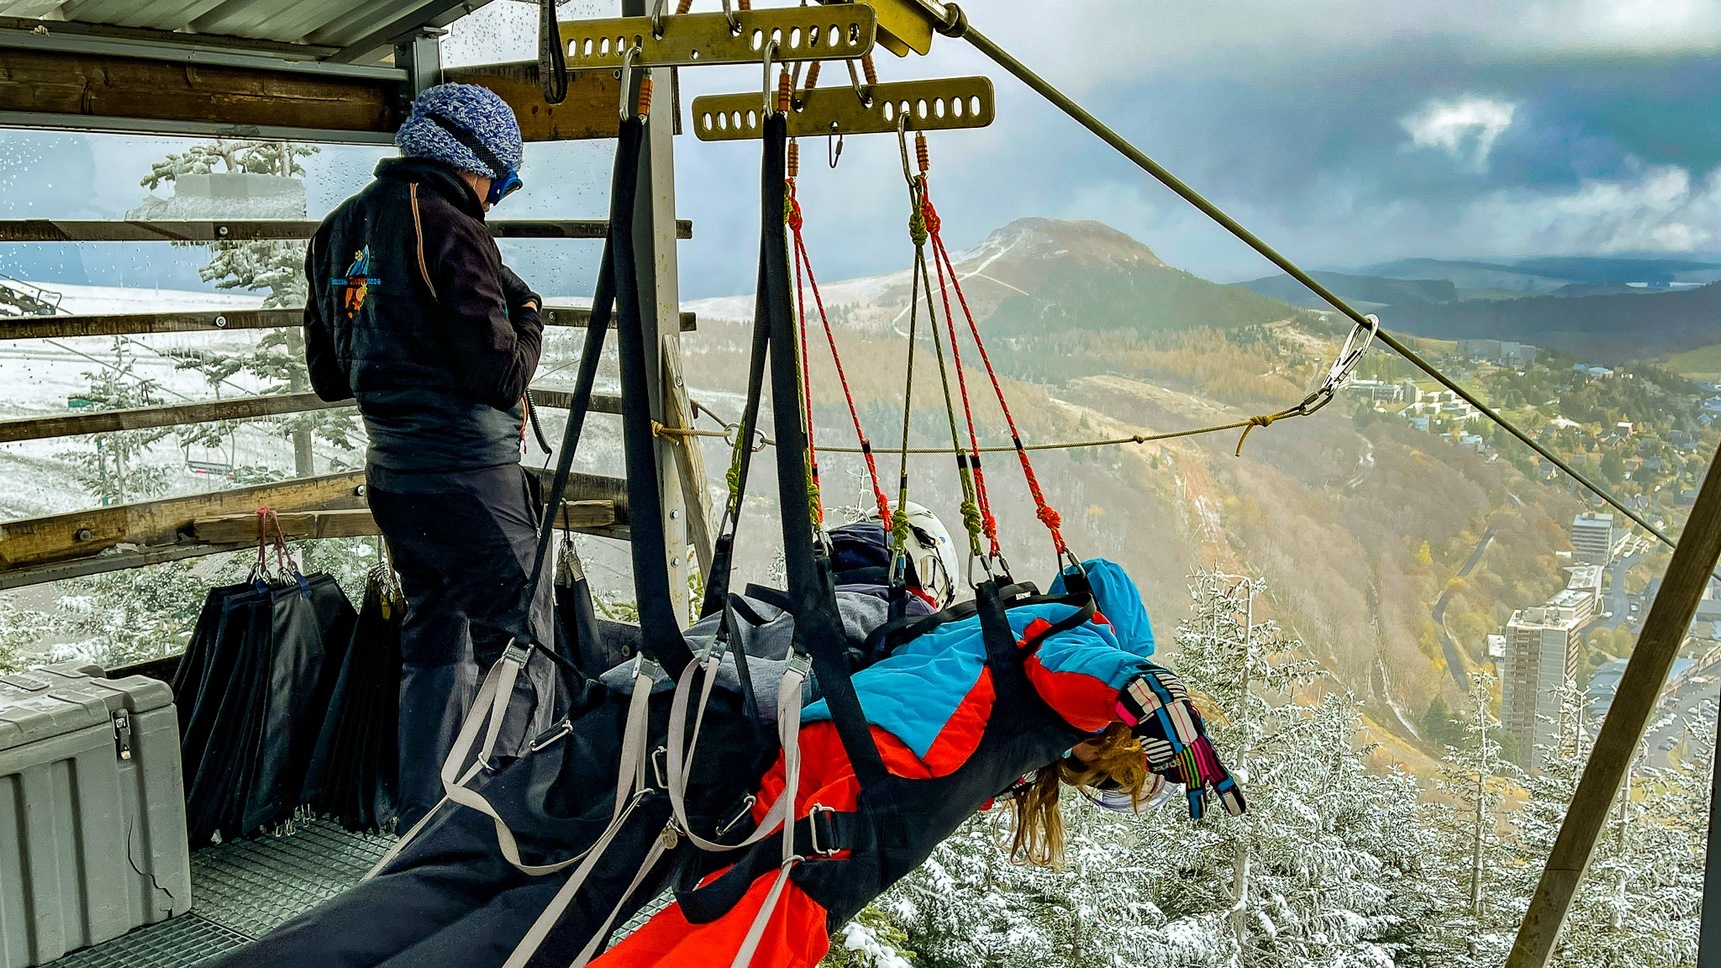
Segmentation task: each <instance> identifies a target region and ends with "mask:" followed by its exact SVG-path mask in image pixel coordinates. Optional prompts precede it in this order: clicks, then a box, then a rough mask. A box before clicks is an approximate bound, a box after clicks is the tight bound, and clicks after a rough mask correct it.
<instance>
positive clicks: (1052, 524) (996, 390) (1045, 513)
mask: <svg viewBox="0 0 1721 968" xmlns="http://www.w3.org/2000/svg"><path fill="white" fill-rule="evenodd" d="M927 209H928V212H929V213H930V210H931V206H930V205H928V206H927ZM926 221H927V235H928V236H929V237H930V239H931V241H932V251H933V258H934V262H935V263H936V264H937V265H938V266H939V273H940V278H942V277H943V272H944V271H945V270H946V269H948V270H949V272H950V288H952V289H954V290H956V299H957V302H959V303H960V304H961V305H962V315H963V316H964V317H965V318H967V320H968V331H969V332H971V333H973V334H974V345H975V346H976V347H977V348H978V349H979V350H980V360H981V362H983V363H984V364H986V376H987V378H988V379H990V380H991V381H992V392H993V394H995V395H996V396H997V397H998V406H999V408H1000V409H1002V410H1003V411H1004V420H1005V422H1006V423H1007V424H1008V425H1009V427H1010V442H1011V443H1012V444H1014V445H1015V447H1016V457H1017V459H1018V460H1020V461H1021V463H1022V476H1023V477H1025V478H1027V481H1028V491H1029V493H1030V494H1032V495H1033V497H1034V508H1035V512H1034V513H1035V516H1036V517H1038V518H1039V519H1040V521H1041V523H1043V524H1045V526H1046V529H1047V530H1048V531H1050V532H1051V533H1052V545H1053V547H1054V548H1056V550H1057V553H1058V554H1059V555H1060V556H1062V555H1067V554H1068V553H1069V550H1070V549H1069V545H1068V544H1066V543H1065V542H1064V535H1063V532H1062V531H1061V530H1060V529H1061V527H1062V525H1063V519H1062V518H1061V517H1059V515H1058V512H1057V511H1056V510H1055V509H1054V508H1053V507H1052V506H1051V504H1050V503H1048V502H1047V501H1046V493H1045V491H1044V490H1043V489H1042V488H1041V487H1040V479H1039V477H1038V476H1037V475H1035V473H1034V464H1033V462H1032V461H1031V460H1029V459H1028V451H1027V450H1026V448H1024V447H1023V446H1022V433H1021V431H1020V430H1018V429H1017V428H1016V417H1015V415H1013V414H1012V413H1011V412H1010V402H1009V400H1007V399H1006V398H1005V396H1004V386H1003V384H1002V383H1001V382H1000V381H999V379H998V371H997V370H996V369H995V368H994V367H993V366H992V356H991V354H990V353H988V352H986V342H985V340H982V339H981V338H980V327H979V325H978V324H976V323H975V322H974V312H973V310H972V309H970V308H969V306H968V297H967V296H966V295H965V294H964V293H963V292H962V282H961V280H960V279H959V278H958V277H957V275H956V264H955V262H953V261H952V260H951V258H950V250H949V249H947V248H945V246H944V238H943V237H942V236H941V235H939V233H938V229H939V225H938V221H937V219H936V218H933V217H932V216H931V215H930V214H929V215H928V217H927V220H926ZM946 313H948V309H947V310H946ZM951 325H953V326H954V325H955V323H954V322H952V324H951Z"/></svg>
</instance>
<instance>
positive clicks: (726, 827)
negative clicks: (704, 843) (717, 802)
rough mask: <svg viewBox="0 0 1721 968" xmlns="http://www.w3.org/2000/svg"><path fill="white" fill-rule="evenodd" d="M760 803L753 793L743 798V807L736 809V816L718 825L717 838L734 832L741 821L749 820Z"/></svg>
mask: <svg viewBox="0 0 1721 968" xmlns="http://www.w3.org/2000/svg"><path fill="white" fill-rule="evenodd" d="M758 802H759V798H758V797H756V796H754V795H753V794H751V793H749V794H747V796H746V797H744V798H742V800H741V805H740V806H739V807H738V808H736V810H735V814H734V816H731V817H730V818H729V819H728V820H725V821H723V822H722V823H720V824H718V825H717V830H716V833H717V836H719V837H722V836H724V835H726V834H728V833H729V831H731V830H734V829H735V825H736V824H739V823H740V822H741V821H743V820H745V819H747V817H748V815H750V814H751V813H752V812H753V807H754V805H755V804H757V803H758Z"/></svg>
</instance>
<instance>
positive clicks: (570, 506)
mask: <svg viewBox="0 0 1721 968" xmlns="http://www.w3.org/2000/svg"><path fill="white" fill-rule="evenodd" d="M276 517H277V520H279V522H280V525H281V532H282V533H283V534H285V535H286V536H287V538H288V539H289V540H300V539H306V538H309V539H320V538H360V537H365V536H368V535H373V534H381V533H382V531H381V530H380V529H379V528H378V527H377V525H376V519H375V518H373V517H371V513H370V509H369V508H351V509H348V510H342V511H293V512H287V513H283V514H278V515H277V516H276ZM615 523H616V509H615V505H614V504H612V503H610V502H609V501H587V500H568V501H563V502H562V513H561V514H560V515H559V516H558V517H557V525H556V526H557V527H566V528H572V529H573V530H576V531H584V530H589V529H592V528H603V527H608V526H610V525H612V524H615ZM191 531H192V535H193V536H194V537H195V538H196V539H197V540H198V541H200V542H202V543H204V544H212V545H222V544H235V545H238V544H246V543H255V542H256V540H257V515H255V514H227V515H222V516H221V517H216V518H199V519H198V520H196V521H193V522H192V526H191ZM270 531H271V533H272V532H273V531H274V527H273V525H271V527H270Z"/></svg>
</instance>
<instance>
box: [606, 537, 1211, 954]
mask: <svg viewBox="0 0 1721 968" xmlns="http://www.w3.org/2000/svg"><path fill="white" fill-rule="evenodd" d="M1084 570H1085V572H1086V575H1087V581H1088V582H1089V583H1090V584H1091V587H1092V592H1093V598H1094V603H1095V605H1096V606H1097V611H1095V612H1094V613H1093V614H1092V616H1091V618H1088V619H1087V620H1085V621H1081V622H1080V623H1079V624H1074V625H1073V626H1071V624H1070V622H1069V621H1067V620H1070V619H1072V617H1077V618H1079V617H1080V616H1079V614H1078V613H1079V609H1078V607H1077V606H1075V605H1070V604H1058V603H1051V602H1047V603H1039V604H1027V605H1021V606H1017V607H1013V608H1011V609H1009V610H1008V611H1007V612H1006V615H1007V616H1008V621H1009V628H1010V633H1011V634H1012V635H1013V636H1014V637H1015V642H1014V643H1013V645H1014V648H1015V652H1016V656H1015V657H1014V661H1013V662H1012V661H1010V660H1009V659H1008V658H1006V657H1005V656H1002V655H1000V653H999V651H998V649H997V647H996V646H995V645H989V643H987V642H986V641H984V639H985V635H984V633H983V630H982V627H981V624H982V623H981V621H980V620H979V618H978V617H973V618H965V619H961V620H957V621H950V622H947V623H944V624H940V625H936V626H935V627H933V628H932V629H931V630H930V631H926V632H925V633H924V634H921V635H920V636H919V637H917V638H914V639H913V640H911V641H909V642H907V643H906V644H904V645H902V646H901V647H900V648H898V649H896V650H895V651H893V652H892V653H891V654H890V655H889V656H888V657H886V658H884V659H883V660H881V661H879V662H878V663H877V664H876V665H873V666H870V667H869V668H866V669H863V670H861V671H859V672H857V673H855V674H854V677H853V679H854V687H855V691H856V693H857V694H858V695H859V697H860V701H861V707H862V709H863V710H864V713H865V716H866V719H867V721H868V724H869V725H870V727H871V735H872V739H873V741H874V743H875V744H876V747H877V751H878V755H879V757H880V758H881V759H882V762H883V765H884V768H885V769H886V770H887V771H888V774H889V776H888V778H886V779H885V780H884V781H883V782H881V783H874V784H869V783H866V782H863V781H862V779H861V778H859V777H858V776H857V771H856V769H855V767H854V765H853V764H852V763H851V760H850V756H849V753H848V751H847V750H846V749H845V748H844V745H843V743H842V742H841V741H840V738H839V736H838V733H837V729H836V724H835V723H833V722H832V720H831V712H830V710H829V709H828V708H827V707H826V706H825V704H824V703H823V702H822V701H821V702H817V703H814V704H813V705H811V706H809V707H808V708H806V709H805V710H804V711H803V715H802V719H803V723H804V724H805V725H804V726H803V729H802V731H801V734H800V744H801V776H800V780H799V784H798V786H799V790H798V793H797V794H796V798H795V804H794V812H793V816H794V817H795V818H797V821H798V822H797V823H796V824H795V825H794V828H795V833H796V837H795V840H794V842H793V843H794V845H795V850H796V851H798V853H796V854H795V855H794V856H792V857H790V858H789V859H788V860H785V858H784V856H783V854H784V853H785V851H784V850H783V848H782V845H781V836H780V835H779V836H778V837H775V838H771V839H767V840H765V841H763V842H761V843H759V844H758V845H756V846H754V847H752V848H751V849H749V850H748V851H747V852H746V853H744V854H743V855H742V857H741V859H740V860H739V861H738V862H737V863H735V864H734V865H732V866H730V867H728V868H727V869H724V870H722V871H719V872H718V873H716V874H714V875H712V876H710V877H708V878H705V879H703V880H702V881H701V882H700V883H699V884H698V885H697V887H693V886H692V885H687V886H688V887H690V888H692V889H690V890H684V891H682V892H680V893H679V894H678V901H677V903H676V904H674V905H672V906H670V907H669V908H666V909H665V910H663V911H661V912H659V913H658V914H657V915H655V916H654V917H653V918H652V919H651V920H650V921H648V922H647V923H646V924H645V925H644V927H642V928H641V929H640V930H638V931H636V932H635V933H634V934H632V935H631V936H629V937H628V938H626V939H625V940H623V941H622V942H621V943H620V944H618V945H616V946H615V947H614V948H612V949H611V950H610V951H609V952H608V953H606V954H604V955H603V956H601V957H600V958H599V959H598V960H597V961H595V962H593V964H594V965H598V966H603V968H622V966H645V965H660V964H662V965H676V966H678V968H689V966H704V965H710V966H729V965H748V964H755V965H769V966H773V968H792V966H808V968H810V966H812V965H815V964H817V963H818V962H819V960H820V959H821V958H823V957H824V955H825V953H826V951H827V950H828V949H829V936H830V933H831V932H832V931H834V930H835V929H836V928H837V927H838V926H840V925H841V924H842V923H843V922H845V921H847V920H848V919H849V918H850V917H852V916H853V915H855V914H856V913H858V912H859V911H860V909H861V908H862V907H864V906H865V905H866V903H867V902H869V901H870V900H872V899H873V898H874V897H876V896H877V895H878V894H879V893H881V892H882V891H883V890H884V889H885V888H887V887H889V886H890V885H891V884H892V883H894V882H895V881H896V880H898V879H899V878H901V877H902V876H903V875H905V874H907V873H908V872H909V871H912V870H913V869H914V868H915V867H917V866H919V864H920V863H921V862H922V861H924V860H925V859H926V857H927V856H928V855H929V854H930V853H931V852H932V850H933V849H934V848H935V847H936V846H937V845H938V844H939V843H940V842H942V841H943V840H944V839H945V838H946V837H947V836H949V835H950V834H951V833H952V832H953V831H954V830H955V828H956V827H957V826H958V825H959V824H961V823H962V822H963V821H965V820H966V819H967V818H968V817H970V816H971V815H972V814H973V813H974V812H975V811H976V810H978V809H980V808H981V807H982V806H983V805H984V804H986V803H987V802H988V801H990V800H991V799H992V798H994V797H995V796H997V795H999V794H1001V793H1003V792H1005V791H1006V790H1007V789H1009V790H1010V791H1011V797H1012V802H1013V803H1014V804H1015V821H1016V831H1015V843H1014V849H1013V853H1015V854H1016V855H1017V856H1019V857H1022V858H1025V859H1027V860H1029V861H1031V862H1036V863H1049V862H1051V861H1052V860H1054V859H1056V858H1057V856H1058V855H1059V854H1060V853H1061V829H1062V828H1061V824H1060V823H1059V822H1058V813H1057V789H1058V783H1060V782H1062V783H1067V784H1069V785H1072V786H1076V787H1078V788H1091V789H1093V790H1094V791H1095V796H1096V797H1098V798H1100V799H1102V800H1107V801H1109V802H1111V803H1112V804H1113V805H1122V804H1128V805H1130V806H1140V805H1141V804H1142V803H1143V801H1144V800H1146V799H1147V798H1148V797H1150V796H1151V795H1152V793H1153V792H1154V790H1153V786H1156V785H1157V784H1158V783H1160V782H1162V781H1170V782H1172V783H1177V784H1181V785H1183V787H1184V788H1185V790H1186V793H1187V799H1188V806H1189V812H1190V815H1191V816H1192V817H1194V818H1199V817H1201V816H1202V814H1203V812H1204V810H1205V808H1206V803H1207V800H1208V797H1209V796H1210V795H1216V796H1217V798H1218V800H1219V802H1220V804H1221V805H1222V807H1223V808H1224V809H1225V811H1226V812H1228V813H1230V814H1233V815H1235V814H1241V813H1242V812H1243V811H1244V809H1245V803H1244V798H1243V793H1242V790H1241V789H1240V788H1239V787H1238V785H1237V784H1236V782H1235V781H1234V780H1233V779H1232V777H1231V776H1230V774H1229V772H1228V771H1227V770H1226V768H1225V766H1224V765H1223V763H1222V762H1221V761H1220V759H1219V756H1218V755H1217V753H1216V752H1215V751H1214V749H1213V747H1212V745H1211V743H1210V742H1209V741H1208V739H1207V736H1206V728H1205V725H1204V724H1203V723H1202V719H1201V715H1200V713H1198V712H1197V711H1196V709H1195V707H1194V705H1193V704H1192V703H1191V702H1190V701H1189V696H1188V693H1187V690H1186V689H1185V687H1184V685H1183V683H1182V682H1181V681H1180V680H1179V679H1178V677H1177V676H1176V675H1175V674H1174V673H1172V672H1171V670H1169V669H1166V668H1165V667H1163V666H1161V665H1159V664H1157V663H1155V662H1153V661H1152V660H1151V659H1150V658H1149V656H1151V655H1152V653H1153V650H1154V642H1153V631H1152V627H1151V625H1150V623H1149V620H1148V616H1147V612H1146V610H1145V608H1144V607H1143V605H1142V601H1141V595H1140V593H1139V592H1138V591H1137V589H1136V587H1135V584H1134V583H1133V582H1132V581H1131V580H1130V579H1129V577H1128V576H1127V575H1126V574H1124V572H1123V569H1122V568H1120V567H1118V566H1117V565H1116V564H1113V563H1112V562H1109V561H1105V560H1103V559H1096V560H1092V561H1089V562H1087V563H1085V565H1084ZM1063 590H1064V589H1063V576H1062V575H1060V576H1059V580H1058V582H1056V583H1055V584H1054V586H1053V588H1052V590H1051V591H1052V592H1053V593H1054V594H1058V593H1061V592H1062V591H1063ZM1061 625H1062V626H1065V627H1060V626H1061ZM1030 774H1032V775H1034V776H1035V778H1034V779H1032V780H1027V781H1023V780H1020V779H1019V778H1021V777H1023V776H1025V775H1030ZM1150 778H1151V781H1150ZM784 787H785V775H784V760H783V758H782V757H779V759H778V761H777V763H776V765H775V766H774V767H773V768H772V769H771V770H770V771H769V772H768V773H767V774H766V776H765V778H764V780H763V782H762V783H761V785H760V789H759V790H758V791H757V792H756V793H755V795H754V798H753V800H752V802H753V810H754V812H755V819H757V818H758V817H759V816H761V815H762V813H763V808H764V805H765V804H769V803H771V802H773V801H774V800H775V799H776V797H777V796H778V794H780V793H781V792H782V791H783V789H784Z"/></svg>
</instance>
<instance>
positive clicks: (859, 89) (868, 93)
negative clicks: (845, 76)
mask: <svg viewBox="0 0 1721 968" xmlns="http://www.w3.org/2000/svg"><path fill="white" fill-rule="evenodd" d="M843 63H845V64H847V65H848V66H849V86H850V87H852V88H854V89H855V97H858V98H860V103H861V107H863V108H870V107H872V85H871V84H862V83H861V79H860V72H859V71H857V70H855V62H854V61H852V60H851V61H844V62H843Z"/></svg>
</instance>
